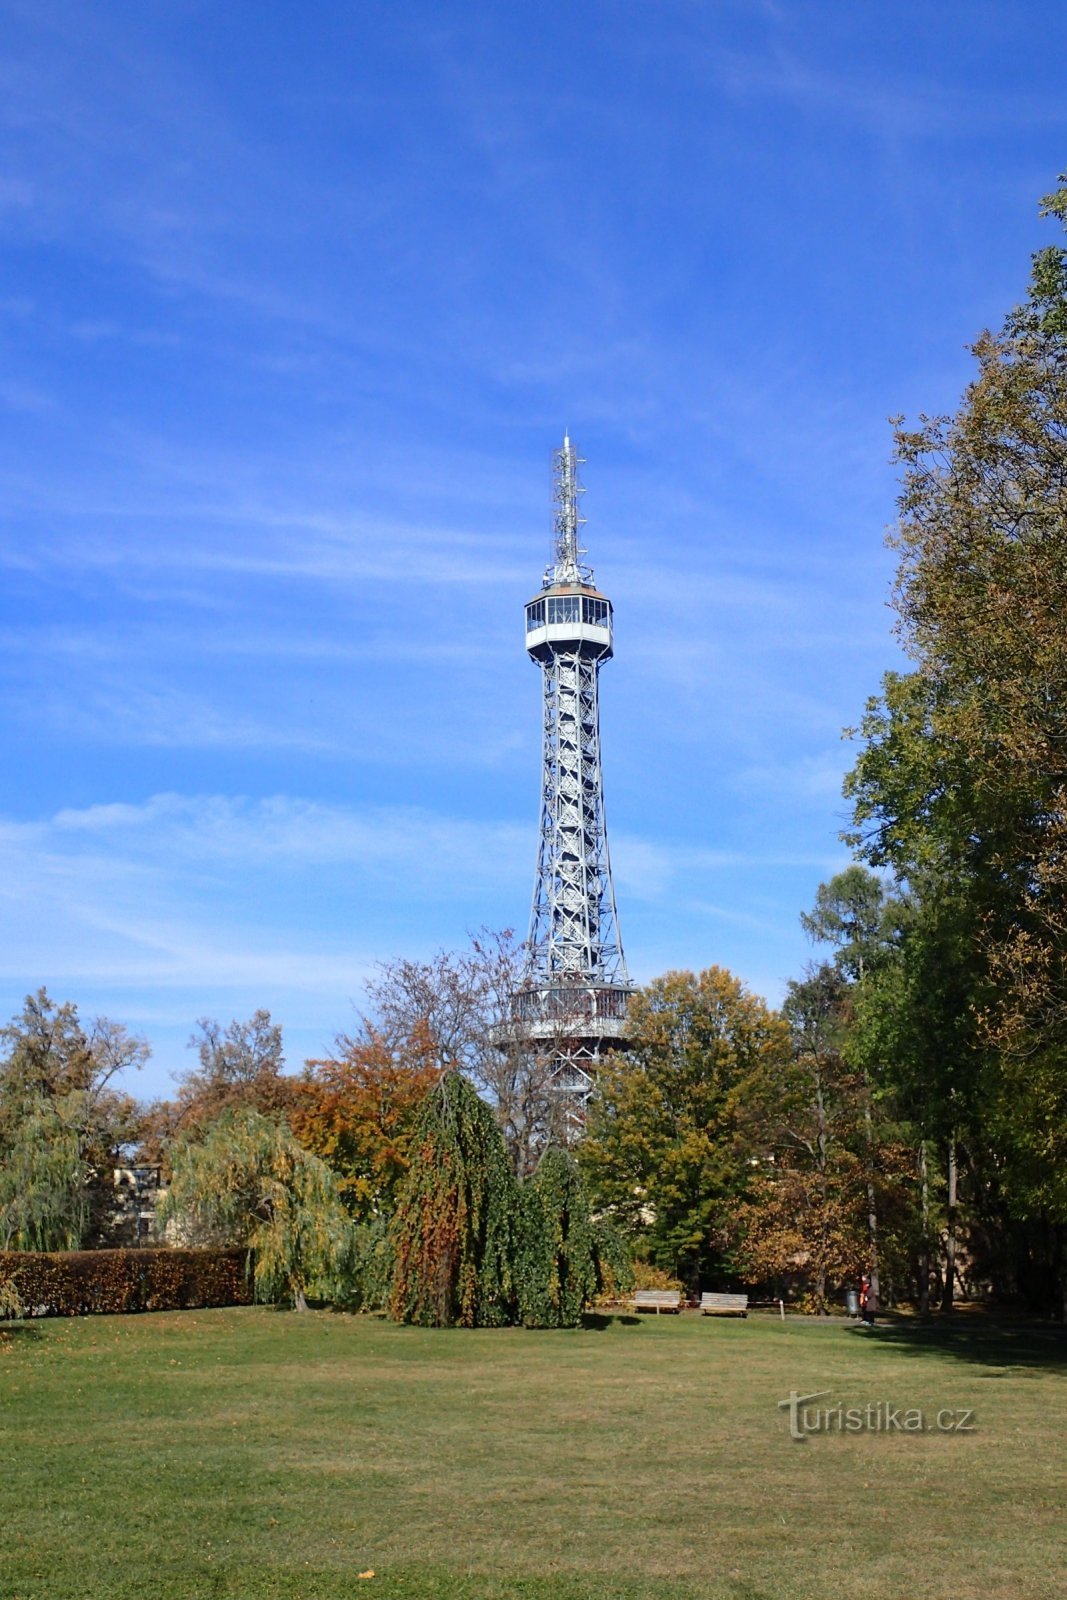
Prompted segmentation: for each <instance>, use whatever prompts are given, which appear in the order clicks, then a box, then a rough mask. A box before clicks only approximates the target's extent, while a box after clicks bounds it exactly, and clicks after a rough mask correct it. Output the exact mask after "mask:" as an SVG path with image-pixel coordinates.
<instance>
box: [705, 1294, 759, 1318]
mask: <svg viewBox="0 0 1067 1600" xmlns="http://www.w3.org/2000/svg"><path fill="white" fill-rule="evenodd" d="M700 1312H701V1315H702V1316H705V1317H713V1316H716V1315H718V1316H726V1317H747V1316H748V1295H747V1294H714V1293H705V1294H702V1295H701V1297H700Z"/></svg>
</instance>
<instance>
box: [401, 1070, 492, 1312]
mask: <svg viewBox="0 0 1067 1600" xmlns="http://www.w3.org/2000/svg"><path fill="white" fill-rule="evenodd" d="M517 1209H518V1184H517V1182H516V1179H515V1176H514V1172H513V1170H512V1167H511V1163H510V1161H509V1158H508V1151H507V1146H506V1144H505V1142H504V1136H503V1134H502V1132H501V1130H500V1127H499V1125H498V1123H497V1121H496V1119H495V1117H494V1115H493V1113H492V1111H491V1110H490V1108H489V1107H488V1106H487V1105H486V1103H485V1101H484V1100H482V1099H481V1098H480V1097H479V1095H478V1094H477V1092H476V1091H475V1089H474V1088H473V1087H472V1085H471V1084H470V1083H468V1081H467V1080H466V1078H464V1077H463V1075H462V1074H461V1073H459V1072H448V1073H446V1074H445V1076H444V1077H443V1078H441V1079H440V1081H439V1082H438V1084H437V1085H436V1087H435V1088H433V1089H432V1090H431V1091H430V1093H429V1095H428V1096H427V1098H426V1101H425V1103H424V1106H423V1109H422V1113H421V1116H420V1119H419V1123H418V1127H417V1129H416V1133H415V1137H414V1140H413V1143H412V1148H411V1151H410V1166H409V1168H408V1174H407V1177H406V1179H405V1181H404V1183H403V1185H402V1187H401V1189H400V1192H399V1195H398V1200H397V1209H396V1215H395V1220H394V1225H393V1230H392V1233H393V1241H394V1248H395V1268H394V1274H393V1284H392V1292H391V1295H390V1301H389V1306H390V1314H391V1315H392V1317H393V1318H394V1320H396V1321H398V1322H415V1323H419V1324H421V1325H422V1326H425V1327H437V1328H444V1327H452V1326H459V1327H466V1328H474V1327H500V1326H502V1325H504V1324H506V1323H508V1322H510V1321H511V1320H512V1319H513V1316H514V1304H515V1289H514V1279H513V1272H512V1261H513V1257H514V1250H515V1229H516V1214H517Z"/></svg>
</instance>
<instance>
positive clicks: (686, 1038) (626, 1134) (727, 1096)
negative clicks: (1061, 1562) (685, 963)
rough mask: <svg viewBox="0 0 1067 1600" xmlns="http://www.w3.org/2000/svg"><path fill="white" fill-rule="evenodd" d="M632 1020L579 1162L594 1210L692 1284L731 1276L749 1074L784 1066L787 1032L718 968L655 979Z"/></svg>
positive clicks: (605, 1076) (605, 1078) (603, 1082)
mask: <svg viewBox="0 0 1067 1600" xmlns="http://www.w3.org/2000/svg"><path fill="white" fill-rule="evenodd" d="M629 1021H630V1035H631V1045H630V1048H629V1050H628V1052H627V1054H626V1055H624V1056H619V1057H617V1058H616V1059H615V1060H613V1061H611V1062H610V1063H609V1064H608V1065H607V1066H606V1067H605V1069H604V1071H603V1073H602V1075H601V1079H600V1084H599V1090H598V1094H597V1096H596V1099H595V1101H594V1104H593V1108H592V1111H591V1115H590V1118H589V1126H588V1131H587V1135H586V1138H585V1140H584V1141H583V1143H582V1145H581V1147H580V1155H579V1159H580V1161H581V1164H582V1170H583V1172H584V1173H585V1175H586V1178H587V1181H588V1183H589V1187H590V1190H591V1192H592V1194H593V1196H594V1199H595V1200H596V1202H597V1204H598V1205H599V1206H601V1207H602V1208H604V1209H607V1210H610V1212H611V1214H612V1215H613V1216H614V1217H616V1218H617V1219H618V1220H619V1222H620V1223H621V1224H622V1225H623V1226H624V1227H625V1228H626V1229H627V1230H628V1231H629V1232H630V1233H631V1234H632V1236H633V1237H635V1239H637V1240H638V1241H639V1247H640V1249H641V1251H642V1252H643V1253H645V1252H647V1254H648V1256H649V1258H650V1259H651V1260H652V1261H653V1262H654V1263H655V1264H656V1265H657V1266H659V1267H662V1268H664V1269H665V1270H668V1271H670V1272H671V1273H674V1274H675V1275H677V1276H678V1277H680V1278H682V1279H683V1280H684V1281H685V1282H686V1283H687V1284H689V1285H690V1286H691V1287H692V1288H694V1289H695V1288H696V1287H698V1286H699V1284H700V1283H701V1282H702V1281H708V1282H710V1281H711V1279H712V1278H713V1277H714V1276H716V1275H717V1274H721V1273H729V1271H730V1270H731V1265H732V1255H731V1252H732V1249H733V1246H734V1244H735V1243H736V1239H737V1229H736V1217H737V1206H738V1203H739V1201H740V1198H741V1196H742V1195H743V1193H744V1188H745V1181H746V1176H747V1171H748V1169H747V1165H746V1159H745V1153H744V1152H743V1151H742V1150H741V1148H740V1144H741V1115H742V1108H743V1106H744V1103H745V1098H746V1095H747V1093H748V1086H749V1084H750V1082H751V1080H752V1079H753V1077H754V1076H756V1075H759V1074H764V1073H766V1072H767V1071H769V1070H771V1067H772V1064H773V1063H778V1064H781V1063H784V1061H785V1060H786V1058H787V1055H788V1049H789V1038H788V1031H787V1029H786V1027H785V1025H784V1023H783V1022H782V1021H781V1019H780V1018H778V1017H777V1016H776V1015H775V1014H774V1012H772V1011H771V1010H769V1009H768V1007H767V1006H766V1005H765V1004H764V1002H763V1001H762V1000H760V999H758V998H757V997H756V996H755V995H752V994H750V993H749V992H748V991H747V990H746V989H745V987H744V985H743V984H742V983H740V982H739V981H738V979H736V978H735V977H733V976H732V975H731V974H730V973H728V972H726V971H724V970H723V969H722V968H721V967H710V968H709V969H708V970H707V971H705V972H702V973H700V974H699V975H696V974H694V973H691V972H670V973H667V975H666V976H665V977H663V978H658V979H656V980H655V981H654V982H653V983H651V984H650V985H649V986H648V987H647V988H646V989H643V990H640V991H639V992H638V993H637V994H636V995H635V996H634V998H633V1001H632V1002H631V1007H630V1017H629Z"/></svg>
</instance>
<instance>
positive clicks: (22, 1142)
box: [0, 989, 148, 1250]
mask: <svg viewBox="0 0 1067 1600" xmlns="http://www.w3.org/2000/svg"><path fill="white" fill-rule="evenodd" d="M0 1040H2V1042H3V1048H4V1052H5V1053H4V1055H3V1057H2V1058H0V1243H2V1244H3V1246H4V1248H9V1249H17V1250H57V1249H58V1250H63V1249H76V1248H78V1247H79V1246H80V1245H82V1244H83V1243H85V1242H86V1240H87V1239H88V1238H93V1237H98V1236H99V1234H100V1233H101V1231H102V1230H103V1229H105V1228H106V1223H107V1213H108V1208H109V1206H110V1203H111V1196H112V1193H113V1183H112V1171H113V1169H114V1167H115V1166H116V1165H117V1164H118V1163H119V1161H120V1159H121V1157H122V1155H123V1153H124V1151H125V1150H127V1149H128V1148H129V1146H130V1145H131V1144H132V1143H133V1142H134V1140H135V1139H136V1137H137V1135H138V1132H139V1114H138V1108H137V1106H136V1103H135V1102H134V1100H133V1099H132V1097H131V1096H130V1095H128V1094H126V1093H125V1092H123V1091H120V1090H117V1089H116V1088H115V1087H114V1080H115V1079H116V1077H117V1076H118V1075H120V1074H121V1073H123V1072H125V1071H127V1070H130V1069H137V1068H139V1067H141V1066H142V1065H143V1063H144V1062H145V1060H146V1059H147V1057H148V1045H147V1044H146V1043H145V1041H144V1040H143V1039H139V1038H137V1037H135V1036H133V1035H131V1034H129V1033H128V1032H127V1030H126V1029H125V1028H124V1027H123V1026H122V1025H121V1024H120V1023H115V1022H110V1021H108V1020H107V1018H104V1017H98V1018H96V1019H95V1021H93V1022H91V1023H89V1025H88V1027H83V1025H82V1023H81V1021H80V1019H79V1017H78V1010H77V1007H76V1006H74V1005H72V1004H70V1003H69V1002H68V1003H65V1004H63V1005H56V1004H55V1002H54V1001H52V1000H51V999H50V998H49V996H48V994H47V992H46V991H45V990H44V989H39V990H38V991H37V993H36V994H33V995H28V996H27V997H26V1001H25V1003H24V1005H23V1009H22V1011H21V1012H20V1013H19V1015H18V1016H16V1017H15V1018H13V1019H12V1021H11V1022H10V1023H9V1024H8V1026H7V1027H6V1028H4V1029H3V1030H2V1032H0Z"/></svg>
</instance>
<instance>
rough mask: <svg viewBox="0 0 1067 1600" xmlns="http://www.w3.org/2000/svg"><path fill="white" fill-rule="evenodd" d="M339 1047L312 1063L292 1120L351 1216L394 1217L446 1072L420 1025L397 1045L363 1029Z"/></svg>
mask: <svg viewBox="0 0 1067 1600" xmlns="http://www.w3.org/2000/svg"><path fill="white" fill-rule="evenodd" d="M337 1047H338V1054H337V1056H336V1057H334V1058H331V1059H329V1060H324V1061H309V1062H308V1063H307V1068H306V1070H305V1072H304V1075H303V1077H302V1078H301V1079H300V1080H299V1081H298V1083H297V1085H296V1088H295V1092H294V1097H293V1100H292V1104H291V1106H290V1111H289V1120H290V1123H291V1125H292V1128H293V1131H294V1133H295V1134H296V1136H297V1138H298V1139H299V1140H300V1142H301V1144H302V1145H303V1146H304V1147H305V1149H308V1150H311V1151H312V1152H313V1153H314V1154H315V1155H317V1156H319V1157H320V1158H321V1159H322V1160H323V1161H325V1162H326V1164H327V1165H328V1166H329V1167H331V1168H332V1170H333V1171H334V1172H335V1173H336V1175H337V1186H338V1192H339V1194H340V1196H341V1198H342V1200H343V1201H344V1203H345V1206H346V1207H347V1209H348V1210H349V1212H350V1213H351V1214H352V1215H353V1216H354V1217H356V1218H357V1219H358V1220H360V1221H362V1222H369V1221H371V1220H372V1219H373V1218H375V1217H378V1216H383V1215H389V1214H391V1213H392V1210H393V1207H394V1204H395V1200H396V1192H397V1189H398V1187H399V1185H400V1183H401V1181H402V1180H403V1177H404V1175H405V1173H406V1172H407V1170H408V1165H409V1162H410V1159H411V1147H412V1142H413V1139H414V1135H415V1126H416V1122H417V1120H418V1115H419V1112H420V1110H421V1108H422V1103H423V1101H424V1100H425V1098H426V1096H427V1094H428V1093H429V1091H430V1090H431V1089H432V1088H433V1086H434V1084H435V1083H436V1082H437V1080H438V1078H439V1077H440V1076H441V1067H440V1066H439V1064H438V1061H437V1053H436V1049H435V1047H434V1041H433V1040H432V1038H431V1037H430V1034H429V1031H428V1029H427V1028H426V1027H425V1025H424V1024H423V1022H422V1020H421V1019H416V1021H415V1022H414V1023H413V1024H412V1026H411V1028H410V1029H408V1030H405V1032H404V1033H403V1034H402V1035H401V1037H400V1039H399V1040H397V1042H396V1044H395V1045H391V1044H390V1042H389V1040H388V1039H387V1038H386V1037H385V1036H384V1035H383V1034H382V1033H380V1032H379V1031H378V1030H377V1029H376V1028H374V1027H372V1026H371V1024H369V1023H363V1024H362V1026H361V1028H360V1030H359V1032H358V1033H357V1034H356V1036H355V1037H354V1038H349V1037H346V1036H342V1037H341V1038H339V1039H338V1041H337Z"/></svg>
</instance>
